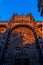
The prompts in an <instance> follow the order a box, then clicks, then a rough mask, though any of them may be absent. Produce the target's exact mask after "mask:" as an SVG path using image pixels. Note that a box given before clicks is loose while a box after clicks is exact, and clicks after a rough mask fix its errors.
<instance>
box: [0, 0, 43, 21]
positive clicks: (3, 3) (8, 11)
mask: <svg viewBox="0 0 43 65" xmlns="http://www.w3.org/2000/svg"><path fill="white" fill-rule="evenodd" d="M37 4H38V2H37V0H0V20H2V21H5V20H7V21H9V20H10V18H11V17H12V15H13V14H14V13H17V14H18V15H21V14H25V15H27V14H29V13H31V14H32V15H33V17H34V18H35V20H38V21H39V20H40V21H43V17H41V16H40V13H39V12H38V7H37Z"/></svg>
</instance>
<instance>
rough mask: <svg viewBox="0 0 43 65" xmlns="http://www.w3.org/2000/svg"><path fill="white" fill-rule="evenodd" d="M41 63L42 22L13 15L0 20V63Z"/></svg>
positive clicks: (42, 43) (42, 48)
mask: <svg viewBox="0 0 43 65" xmlns="http://www.w3.org/2000/svg"><path fill="white" fill-rule="evenodd" d="M17 64H18V65H26V64H27V65H43V22H41V21H35V19H34V17H33V16H32V15H31V14H29V15H27V16H25V15H23V14H22V15H21V16H18V15H17V14H16V15H13V16H12V18H11V19H10V21H9V22H0V65H17Z"/></svg>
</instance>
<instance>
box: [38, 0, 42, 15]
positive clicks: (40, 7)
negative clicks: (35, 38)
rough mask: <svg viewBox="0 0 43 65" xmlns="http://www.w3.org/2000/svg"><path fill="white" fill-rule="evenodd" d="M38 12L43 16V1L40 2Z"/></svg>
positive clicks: (39, 0)
mask: <svg viewBox="0 0 43 65" xmlns="http://www.w3.org/2000/svg"><path fill="white" fill-rule="evenodd" d="M38 11H39V12H40V14H41V16H43V0H38Z"/></svg>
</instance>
